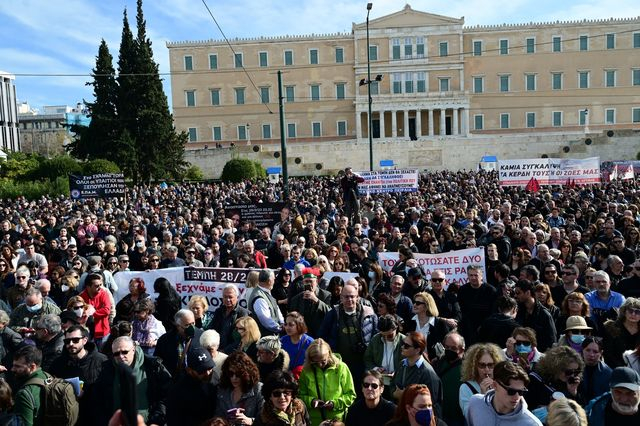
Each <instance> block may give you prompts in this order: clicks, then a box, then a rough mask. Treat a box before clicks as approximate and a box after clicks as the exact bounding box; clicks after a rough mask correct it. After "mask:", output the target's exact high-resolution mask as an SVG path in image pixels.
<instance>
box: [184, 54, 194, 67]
mask: <svg viewBox="0 0 640 426" xmlns="http://www.w3.org/2000/svg"><path fill="white" fill-rule="evenodd" d="M184 70H185V71H193V56H191V55H189V56H185V57H184Z"/></svg>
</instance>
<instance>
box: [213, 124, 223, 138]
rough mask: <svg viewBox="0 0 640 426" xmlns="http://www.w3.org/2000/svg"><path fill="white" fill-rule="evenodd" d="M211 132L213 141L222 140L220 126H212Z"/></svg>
mask: <svg viewBox="0 0 640 426" xmlns="http://www.w3.org/2000/svg"><path fill="white" fill-rule="evenodd" d="M212 133H213V140H214V141H221V140H222V127H220V126H214V127H213V131H212Z"/></svg>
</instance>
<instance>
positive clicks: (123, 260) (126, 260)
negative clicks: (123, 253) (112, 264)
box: [120, 259, 129, 263]
mask: <svg viewBox="0 0 640 426" xmlns="http://www.w3.org/2000/svg"><path fill="white" fill-rule="evenodd" d="M120 263H129V259H122V260H121V261H120Z"/></svg>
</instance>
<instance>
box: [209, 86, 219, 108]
mask: <svg viewBox="0 0 640 426" xmlns="http://www.w3.org/2000/svg"><path fill="white" fill-rule="evenodd" d="M209 93H210V94H211V105H213V106H216V105H220V89H211V90H210V91H209Z"/></svg>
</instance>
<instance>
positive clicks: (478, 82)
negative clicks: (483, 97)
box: [473, 77, 484, 93]
mask: <svg viewBox="0 0 640 426" xmlns="http://www.w3.org/2000/svg"><path fill="white" fill-rule="evenodd" d="M482 92H484V77H473V93H482Z"/></svg>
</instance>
